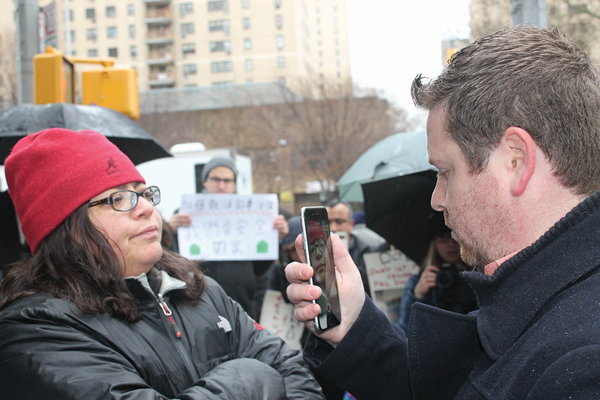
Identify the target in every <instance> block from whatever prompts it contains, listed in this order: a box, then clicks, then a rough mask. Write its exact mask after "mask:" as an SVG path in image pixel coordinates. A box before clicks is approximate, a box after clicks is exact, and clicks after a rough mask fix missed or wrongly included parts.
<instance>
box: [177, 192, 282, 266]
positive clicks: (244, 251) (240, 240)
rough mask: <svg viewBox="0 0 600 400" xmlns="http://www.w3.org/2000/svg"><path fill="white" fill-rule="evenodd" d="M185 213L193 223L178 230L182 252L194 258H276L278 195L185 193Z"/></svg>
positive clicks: (182, 202)
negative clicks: (274, 223) (275, 220)
mask: <svg viewBox="0 0 600 400" xmlns="http://www.w3.org/2000/svg"><path fill="white" fill-rule="evenodd" d="M179 210H180V211H179V212H181V213H187V214H190V216H191V218H192V225H191V226H189V227H182V228H179V229H178V230H177V237H178V241H179V253H180V254H181V255H182V256H184V257H187V258H189V259H190V260H219V261H222V260H275V259H276V258H277V257H278V253H279V234H278V232H277V229H274V228H273V220H274V219H275V217H277V214H278V212H279V211H278V202H277V195H275V194H254V195H234V194H231V195H230V194H184V195H182V198H181V207H180V209H179Z"/></svg>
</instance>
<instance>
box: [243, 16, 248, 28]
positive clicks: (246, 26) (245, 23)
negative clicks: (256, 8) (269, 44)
mask: <svg viewBox="0 0 600 400" xmlns="http://www.w3.org/2000/svg"><path fill="white" fill-rule="evenodd" d="M242 24H243V25H244V29H250V18H249V17H244V19H243V20H242Z"/></svg>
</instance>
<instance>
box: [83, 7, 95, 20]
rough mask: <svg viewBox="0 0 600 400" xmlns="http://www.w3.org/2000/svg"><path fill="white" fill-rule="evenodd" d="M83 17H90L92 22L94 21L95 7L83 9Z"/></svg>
mask: <svg viewBox="0 0 600 400" xmlns="http://www.w3.org/2000/svg"><path fill="white" fill-rule="evenodd" d="M85 19H91V20H92V22H95V21H96V9H95V8H86V9H85Z"/></svg>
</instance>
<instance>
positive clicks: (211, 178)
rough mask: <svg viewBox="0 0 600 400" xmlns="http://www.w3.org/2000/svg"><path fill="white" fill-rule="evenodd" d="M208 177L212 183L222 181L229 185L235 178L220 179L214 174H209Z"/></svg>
mask: <svg viewBox="0 0 600 400" xmlns="http://www.w3.org/2000/svg"><path fill="white" fill-rule="evenodd" d="M208 179H209V180H210V181H211V182H212V183H216V184H217V185H218V184H219V183H221V182H223V183H224V184H226V185H231V184H232V183H234V182H235V179H231V178H225V179H221V178H219V177H216V176H209V177H208Z"/></svg>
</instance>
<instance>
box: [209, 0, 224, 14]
mask: <svg viewBox="0 0 600 400" xmlns="http://www.w3.org/2000/svg"><path fill="white" fill-rule="evenodd" d="M208 11H227V0H208Z"/></svg>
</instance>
